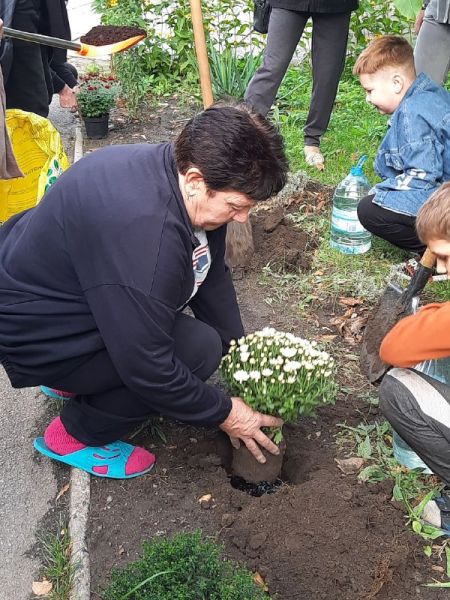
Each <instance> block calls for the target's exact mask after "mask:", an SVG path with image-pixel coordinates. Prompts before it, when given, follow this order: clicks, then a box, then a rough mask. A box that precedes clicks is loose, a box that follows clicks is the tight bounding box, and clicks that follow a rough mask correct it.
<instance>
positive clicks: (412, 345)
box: [380, 302, 450, 367]
mask: <svg viewBox="0 0 450 600" xmlns="http://www.w3.org/2000/svg"><path fill="white" fill-rule="evenodd" d="M444 356H450V302H445V303H443V304H437V303H436V304H427V305H426V306H424V307H423V308H422V309H421V310H420V311H419V312H418V313H416V314H415V315H411V316H409V317H405V318H404V319H402V320H401V321H399V322H398V323H397V325H395V326H394V327H393V328H392V329H391V331H390V332H389V333H388V334H387V335H386V337H385V338H384V340H383V342H382V344H381V347H380V357H381V360H383V361H384V362H385V363H387V364H388V365H393V366H394V367H412V366H414V365H416V364H417V363H420V362H422V361H424V360H429V359H433V358H443V357H444Z"/></svg>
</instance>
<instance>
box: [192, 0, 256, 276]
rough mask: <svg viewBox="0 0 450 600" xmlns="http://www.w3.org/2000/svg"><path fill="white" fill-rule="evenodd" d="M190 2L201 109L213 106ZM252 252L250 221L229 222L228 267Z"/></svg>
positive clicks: (195, 0)
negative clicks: (200, 91)
mask: <svg viewBox="0 0 450 600" xmlns="http://www.w3.org/2000/svg"><path fill="white" fill-rule="evenodd" d="M190 2H191V15H192V26H193V29H194V41H195V52H196V54H197V62H198V70H199V73H200V87H201V90H202V99H203V107H204V108H208V106H211V104H213V102H214V96H213V91H212V85H211V74H210V69H209V61H208V52H207V49H206V40H205V30H204V28H203V16H202V6H201V0H190ZM253 251H254V246H253V233H252V227H251V224H250V221H247V222H246V223H237V222H236V221H231V223H228V227H227V238H226V254H225V257H226V261H227V263H228V265H229V266H230V267H237V266H243V265H245V264H247V261H248V259H249V258H250V256H251V255H252V254H253Z"/></svg>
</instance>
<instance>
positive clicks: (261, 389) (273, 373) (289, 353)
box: [221, 327, 337, 444]
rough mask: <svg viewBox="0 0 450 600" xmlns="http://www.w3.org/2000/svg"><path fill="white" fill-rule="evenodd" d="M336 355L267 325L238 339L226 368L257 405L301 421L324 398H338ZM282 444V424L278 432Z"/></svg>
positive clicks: (233, 385)
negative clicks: (301, 417) (333, 356)
mask: <svg viewBox="0 0 450 600" xmlns="http://www.w3.org/2000/svg"><path fill="white" fill-rule="evenodd" d="M335 370H336V366H335V362H334V359H333V358H332V357H331V356H330V355H329V354H328V353H327V352H325V351H323V350H320V349H319V348H318V347H317V343H316V342H315V341H312V342H310V341H308V340H305V339H303V338H300V337H297V336H295V335H293V334H291V333H285V332H283V331H277V330H276V329H273V328H271V327H265V328H264V329H262V330H261V331H256V332H255V333H250V334H249V335H247V336H245V337H242V338H240V339H239V340H237V341H235V340H232V342H231V345H230V350H229V352H228V354H227V355H226V356H224V357H223V359H222V364H221V371H222V374H223V377H224V379H225V381H226V382H227V384H228V386H229V388H230V392H231V394H232V395H233V396H240V397H241V398H243V399H244V400H245V402H246V403H247V404H248V405H249V406H251V407H252V408H253V409H254V410H257V411H259V412H262V413H266V414H269V415H274V416H278V417H281V418H282V419H283V420H284V421H285V422H295V421H297V420H298V418H299V417H300V416H308V415H311V414H313V413H314V409H315V408H316V407H317V406H318V405H321V404H332V403H334V400H335V396H336V392H337V385H336V381H335ZM273 440H274V442H275V443H277V444H279V443H280V442H281V440H282V433H281V430H277V431H275V433H274V436H273Z"/></svg>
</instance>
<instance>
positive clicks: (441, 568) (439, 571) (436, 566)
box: [431, 565, 445, 573]
mask: <svg viewBox="0 0 450 600" xmlns="http://www.w3.org/2000/svg"><path fill="white" fill-rule="evenodd" d="M431 569H432V570H433V571H437V572H438V573H444V571H445V569H444V567H440V566H439V565H433V566H432V567H431Z"/></svg>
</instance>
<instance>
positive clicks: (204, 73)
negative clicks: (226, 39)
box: [190, 0, 214, 108]
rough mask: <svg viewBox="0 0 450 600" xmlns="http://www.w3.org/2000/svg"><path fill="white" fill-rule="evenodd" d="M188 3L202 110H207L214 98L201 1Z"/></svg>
mask: <svg viewBox="0 0 450 600" xmlns="http://www.w3.org/2000/svg"><path fill="white" fill-rule="evenodd" d="M190 2H191V15H192V26H193V29H194V43H195V52H196V54H197V61H198V70H199V74H200V87H201V90H202V99H203V108H208V106H211V104H213V103H214V97H213V92H212V85H211V73H210V70H209V61H208V51H207V49H206V39H205V29H204V27H203V16H202V4H201V0H190Z"/></svg>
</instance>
